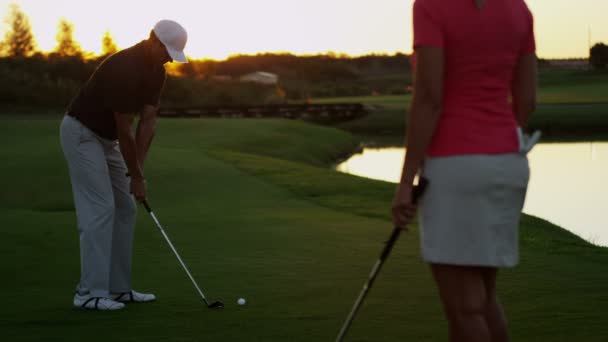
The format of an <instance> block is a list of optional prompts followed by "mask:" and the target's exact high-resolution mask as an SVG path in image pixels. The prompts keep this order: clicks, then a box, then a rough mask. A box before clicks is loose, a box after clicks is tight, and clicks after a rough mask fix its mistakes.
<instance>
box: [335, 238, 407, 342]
mask: <svg viewBox="0 0 608 342" xmlns="http://www.w3.org/2000/svg"><path fill="white" fill-rule="evenodd" d="M400 234H401V228H399V227H395V228H394V229H393V232H392V233H391V237H390V239H389V240H388V242H387V243H386V245H385V246H384V249H383V250H382V254H381V255H380V258H379V259H378V260H377V261H376V263H375V264H374V267H373V268H372V271H371V273H370V274H369V278H368V279H367V281H366V282H365V284H364V285H363V289H362V290H361V292H360V293H359V297H357V300H356V301H355V304H354V305H353V308H352V310H351V311H350V313H349V314H348V317H346V321H344V325H342V329H340V333H339V334H338V338H336V342H340V341H342V339H344V336H346V332H347V331H348V328H350V325H351V324H352V323H353V319H354V317H355V315H356V314H357V312H358V311H359V308H361V303H363V300H364V299H365V297H367V294H368V293H369V289H370V288H371V287H372V285H373V284H374V281H376V276H377V275H378V272H380V269H381V268H382V265H383V264H384V260H385V259H386V258H387V257H388V255H389V254H390V253H391V250H392V249H393V246H394V245H395V242H396V241H397V238H399V235H400Z"/></svg>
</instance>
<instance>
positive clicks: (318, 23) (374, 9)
mask: <svg viewBox="0 0 608 342" xmlns="http://www.w3.org/2000/svg"><path fill="white" fill-rule="evenodd" d="M471 1H472V0H471ZM489 1H492V0H489ZM12 2H14V3H17V4H19V5H20V6H21V8H22V9H23V10H24V11H25V12H26V14H27V15H28V16H29V18H30V21H31V24H32V28H33V31H34V34H35V36H36V40H37V42H38V46H39V47H40V49H42V50H51V49H52V48H53V47H54V45H55V35H56V32H57V24H58V22H59V18H60V17H65V18H66V19H67V20H69V21H70V22H72V23H74V25H75V37H76V39H77V40H78V41H79V42H80V43H81V45H82V47H83V48H84V49H85V50H87V51H93V52H97V53H98V52H99V51H100V50H101V38H102V35H103V33H104V32H105V31H106V30H110V33H111V34H112V35H113V36H114V38H115V41H116V43H117V44H118V46H119V47H121V48H125V47H128V46H130V45H132V44H134V43H137V42H138V41H140V40H142V39H144V38H146V37H147V35H148V33H149V31H150V29H151V27H152V26H153V25H154V23H155V22H156V21H158V20H160V19H173V20H176V21H178V22H180V23H181V24H182V25H184V27H186V29H187V30H188V32H189V42H188V46H187V48H186V53H187V54H188V55H189V56H192V57H194V58H214V59H223V58H226V57H227V56H229V55H231V54H235V53H247V54H252V53H258V52H266V51H272V52H276V51H288V52H292V53H296V54H313V53H324V52H327V51H334V52H338V53H342V52H343V53H347V54H350V55H361V54H367V53H372V52H376V53H389V54H392V53H395V52H398V51H400V52H406V53H409V52H411V45H412V29H411V25H412V23H411V8H412V2H413V1H412V0H375V1H372V0H305V1H304V0H182V1H157V0H147V1H144V0H105V1H99V0H98V1H90V0H54V1H47V0H17V1H14V0H13V1H11V0H0V17H2V18H5V17H6V14H7V11H8V5H9V4H10V3H12ZM526 2H527V3H528V5H529V6H530V8H531V10H532V12H533V14H534V15H535V19H536V37H537V41H538V54H539V56H540V57H544V58H564V57H586V56H587V55H588V47H589V45H588V44H589V42H588V32H589V30H590V31H591V43H592V44H593V43H596V42H600V41H601V42H604V43H606V44H608V20H606V14H607V13H608V1H606V0H577V1H572V0H527V1H526ZM102 4H103V5H102ZM5 26H6V25H4V26H3V27H2V30H3V31H2V33H0V34H2V36H0V37H3V32H4V30H5Z"/></svg>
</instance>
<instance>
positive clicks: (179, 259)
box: [142, 200, 224, 309]
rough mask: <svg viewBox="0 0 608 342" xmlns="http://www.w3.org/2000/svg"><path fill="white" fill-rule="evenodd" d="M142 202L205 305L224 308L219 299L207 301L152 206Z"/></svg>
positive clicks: (144, 201) (212, 307) (211, 307)
mask: <svg viewBox="0 0 608 342" xmlns="http://www.w3.org/2000/svg"><path fill="white" fill-rule="evenodd" d="M142 204H143V205H144V207H146V210H147V211H148V214H150V216H151V217H152V220H154V223H156V227H158V230H160V232H161V234H163V236H164V237H165V240H166V241H167V243H168V244H169V247H171V250H172V251H173V254H175V256H176V257H177V260H178V261H179V263H180V264H181V265H182V268H183V269H184V271H186V274H187V275H188V277H189V278H190V280H192V284H194V287H195V288H196V290H197V291H198V293H199V294H200V295H201V298H203V301H204V302H205V304H207V307H208V308H210V309H222V308H224V303H222V302H220V301H216V302H213V303H209V301H208V300H207V298H205V295H204V294H203V291H201V288H200V287H199V286H198V284H197V283H196V281H195V280H194V278H193V277H192V274H190V271H188V268H187V267H186V264H184V262H183V261H182V258H181V257H180V256H179V253H177V250H176V249H175V247H173V244H172V243H171V240H169V236H167V233H165V230H164V229H163V227H162V226H161V225H160V222H159V221H158V219H157V218H156V215H154V212H152V208H151V207H150V205H149V204H148V201H146V200H143V202H142Z"/></svg>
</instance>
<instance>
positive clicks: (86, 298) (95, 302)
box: [74, 293, 125, 311]
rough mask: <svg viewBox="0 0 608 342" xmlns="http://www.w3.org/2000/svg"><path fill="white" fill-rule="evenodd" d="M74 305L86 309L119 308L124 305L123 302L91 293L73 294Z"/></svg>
mask: <svg viewBox="0 0 608 342" xmlns="http://www.w3.org/2000/svg"><path fill="white" fill-rule="evenodd" d="M74 307H76V308H81V309H88V310H102V311H105V310H109V311H114V310H120V309H123V308H124V307H125V305H124V304H123V303H120V302H117V301H114V300H112V299H110V298H105V297H93V296H91V295H83V296H81V295H79V294H78V293H76V294H75V295H74Z"/></svg>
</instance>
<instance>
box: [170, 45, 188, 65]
mask: <svg viewBox="0 0 608 342" xmlns="http://www.w3.org/2000/svg"><path fill="white" fill-rule="evenodd" d="M167 52H168V53H169V56H171V58H173V61H175V62H178V63H188V58H186V55H185V54H184V51H178V50H173V49H170V48H167Z"/></svg>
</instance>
